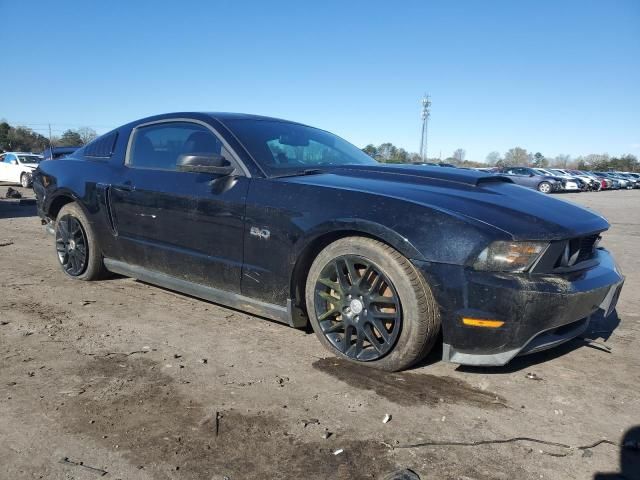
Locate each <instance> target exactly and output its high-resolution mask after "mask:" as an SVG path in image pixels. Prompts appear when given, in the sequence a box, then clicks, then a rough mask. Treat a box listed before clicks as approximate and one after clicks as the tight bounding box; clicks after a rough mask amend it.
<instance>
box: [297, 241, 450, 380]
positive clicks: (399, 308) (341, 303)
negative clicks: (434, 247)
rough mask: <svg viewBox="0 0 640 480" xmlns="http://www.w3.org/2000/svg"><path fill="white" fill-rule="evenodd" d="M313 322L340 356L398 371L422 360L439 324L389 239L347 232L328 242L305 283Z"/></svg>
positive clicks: (417, 278) (431, 302)
mask: <svg viewBox="0 0 640 480" xmlns="http://www.w3.org/2000/svg"><path fill="white" fill-rule="evenodd" d="M306 304H307V311H308V314H309V318H310V320H311V325H312V326H313V329H314V331H315V333H316V335H317V336H318V338H319V339H320V342H321V343H322V344H323V345H324V346H325V347H326V348H328V349H329V350H330V351H332V352H333V353H334V354H336V355H337V356H339V357H342V358H345V359H347V360H349V361H353V362H358V363H363V364H366V365H369V366H372V367H375V368H380V369H383V370H389V371H396V370H402V369H404V368H407V367H410V366H411V365H413V364H414V363H416V362H418V361H419V360H421V359H422V358H423V357H424V356H425V355H426V354H427V353H428V352H429V351H430V350H431V348H432V347H433V344H434V342H435V340H436V338H437V335H438V331H439V328H440V316H439V310H438V307H437V304H436V301H435V299H434V297H433V295H432V293H431V290H430V289H429V287H428V285H427V284H426V282H425V280H424V278H423V277H422V275H421V274H420V273H419V272H418V271H417V270H416V269H415V267H414V266H413V265H412V264H411V262H409V260H407V259H406V258H405V257H403V256H402V255H401V254H400V253H398V252H397V251H396V250H394V249H393V248H391V247H389V246H388V245H386V244H384V243H381V242H379V241H376V240H373V239H369V238H363V237H348V238H343V239H340V240H337V241H336V242H334V243H332V244H330V245H329V246H327V247H326V248H325V249H324V250H323V251H322V252H320V254H319V255H318V256H317V257H316V259H315V261H314V262H313V264H312V265H311V268H310V270H309V275H308V277H307V285H306Z"/></svg>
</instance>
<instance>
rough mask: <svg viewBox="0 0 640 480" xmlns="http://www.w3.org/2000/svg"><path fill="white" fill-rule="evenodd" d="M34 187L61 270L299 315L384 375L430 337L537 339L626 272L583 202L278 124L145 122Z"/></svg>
mask: <svg viewBox="0 0 640 480" xmlns="http://www.w3.org/2000/svg"><path fill="white" fill-rule="evenodd" d="M34 189H35V192H36V195H37V199H38V211H39V214H40V216H41V217H42V219H43V223H44V224H45V225H46V226H47V228H48V230H50V231H51V232H52V233H54V234H55V251H56V255H57V257H58V259H59V261H60V264H61V266H62V270H63V271H64V272H65V274H66V275H69V276H71V277H73V278H77V279H80V280H94V279H98V278H101V277H102V276H103V275H104V274H106V273H107V272H115V273H119V274H122V275H127V276H131V277H135V278H137V279H140V280H143V281H145V282H149V283H154V284H157V285H160V286H163V287H166V288H170V289H174V290H177V291H180V292H184V293H187V294H190V295H194V296H197V297H201V298H203V299H207V300H210V301H213V302H217V303H220V304H224V305H227V306H230V307H233V308H237V309H241V310H244V311H247V312H251V313H254V314H257V315H260V316H263V317H267V318H270V319H274V320H278V321H281V322H284V323H288V324H289V325H292V326H294V327H304V326H306V325H307V323H308V322H310V324H311V326H312V327H313V330H314V331H315V333H316V334H317V336H318V338H319V339H320V341H321V342H322V343H323V344H324V345H325V346H326V347H327V348H328V349H329V350H331V351H332V352H333V353H335V354H336V355H338V356H341V357H344V358H347V359H349V360H351V361H356V362H362V363H364V364H367V365H370V366H374V367H377V368H381V369H386V370H399V369H403V368H407V367H409V366H411V365H413V364H415V363H416V362H418V361H420V359H422V358H423V357H424V356H425V355H426V354H427V353H428V352H429V351H430V350H431V349H432V347H433V346H434V344H435V343H436V341H438V340H439V339H442V340H441V341H442V342H443V345H444V347H443V357H444V359H445V360H449V361H453V362H457V363H464V364H473V365H503V364H505V363H507V362H508V361H509V360H511V359H512V358H513V357H514V356H516V355H518V354H524V353H528V352H533V351H537V350H540V349H544V348H549V347H551V346H554V345H557V344H559V343H561V342H563V341H566V340H568V339H570V338H573V337H575V336H577V335H579V334H580V333H581V332H582V331H584V330H585V329H586V327H587V324H588V322H589V318H590V316H591V315H592V314H593V313H594V312H595V311H596V310H598V309H599V308H601V309H603V310H605V313H606V314H608V313H610V312H611V310H612V309H613V308H614V306H615V303H616V300H617V296H618V294H619V291H620V288H621V286H622V282H623V277H622V276H621V275H620V273H619V272H618V269H617V268H616V265H615V263H614V261H613V259H612V257H611V256H610V254H609V253H608V252H607V251H606V250H604V249H602V248H600V247H598V241H599V240H600V236H601V234H602V233H603V232H604V231H605V230H607V228H608V227H609V224H608V223H607V221H606V220H605V219H604V218H602V217H601V216H599V215H597V214H595V213H593V212H590V211H588V210H585V209H583V208H580V207H578V206H575V205H572V204H570V203H567V202H564V201H561V200H556V199H552V198H549V197H548V196H545V195H542V194H540V193H538V192H535V191H533V190H530V189H526V188H523V187H520V186H518V185H515V184H513V182H512V181H511V180H510V179H509V178H507V177H503V176H496V175H488V174H485V173H482V172H474V171H469V170H462V169H455V168H449V167H430V166H409V165H384V164H379V163H378V162H376V161H375V160H373V159H371V158H370V157H369V156H367V155H366V154H364V153H363V152H362V151H360V150H359V149H358V148H356V147H355V146H353V145H351V144H349V143H348V142H346V141H345V140H342V139H341V138H339V137H337V136H335V135H332V134H331V133H328V132H326V131H323V130H319V129H316V128H312V127H309V126H306V125H302V124H299V123H294V122H289V121H284V120H278V119H274V118H267V117H259V116H254V115H243V114H232V113H175V114H167V115H159V116H155V117H151V118H146V119H143V120H139V121H136V122H133V123H130V124H128V125H124V126H122V127H120V128H117V129H116V130H113V131H112V132H109V133H107V134H105V135H103V136H101V137H99V138H98V139H96V140H95V141H93V142H92V143H90V144H88V145H86V146H85V147H83V148H80V149H79V150H77V151H75V152H74V153H72V154H71V155H69V156H68V157H64V158H62V159H60V160H56V161H44V162H42V163H41V164H40V166H39V168H38V169H37V171H36V172H35V174H34ZM239 328H240V327H239ZM440 332H442V336H441V337H440Z"/></svg>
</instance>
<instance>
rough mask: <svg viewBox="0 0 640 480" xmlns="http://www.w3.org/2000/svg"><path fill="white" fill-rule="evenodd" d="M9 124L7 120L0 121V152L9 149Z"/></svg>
mask: <svg viewBox="0 0 640 480" xmlns="http://www.w3.org/2000/svg"><path fill="white" fill-rule="evenodd" d="M10 130H11V126H10V125H9V124H8V123H7V122H2V123H0V152H1V151H6V150H9V131H10Z"/></svg>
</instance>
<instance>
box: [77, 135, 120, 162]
mask: <svg viewBox="0 0 640 480" xmlns="http://www.w3.org/2000/svg"><path fill="white" fill-rule="evenodd" d="M117 140H118V132H111V133H107V134H105V135H103V136H101V137H98V138H96V139H95V140H94V141H93V142H91V143H89V144H88V145H87V146H86V147H84V156H85V157H92V158H110V157H111V155H113V151H114V150H115V147H116V141H117Z"/></svg>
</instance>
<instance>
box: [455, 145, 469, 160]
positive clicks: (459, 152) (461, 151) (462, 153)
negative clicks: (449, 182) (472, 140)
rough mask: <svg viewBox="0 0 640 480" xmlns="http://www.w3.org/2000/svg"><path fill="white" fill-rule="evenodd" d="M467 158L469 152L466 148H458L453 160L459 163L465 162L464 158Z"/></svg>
mask: <svg viewBox="0 0 640 480" xmlns="http://www.w3.org/2000/svg"><path fill="white" fill-rule="evenodd" d="M466 156H467V152H465V151H464V148H458V149H457V150H456V151H455V152H453V158H454V159H455V160H456V161H457V162H459V163H462V162H464V157H466Z"/></svg>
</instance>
